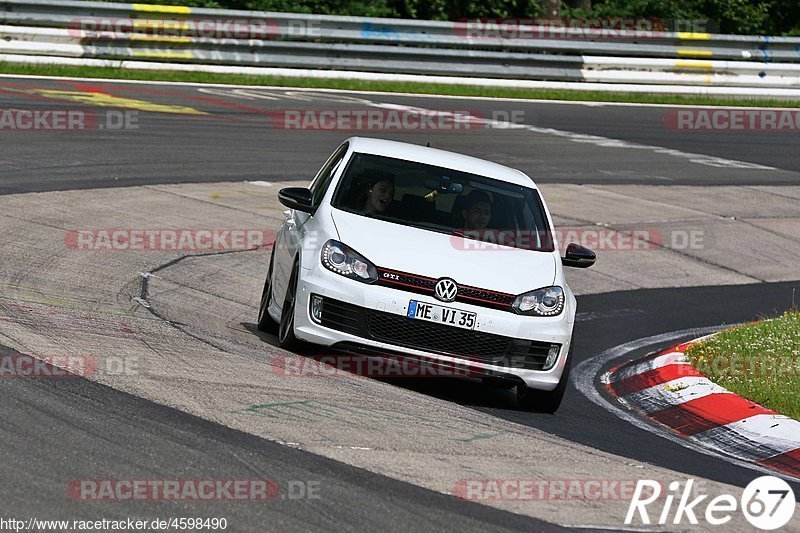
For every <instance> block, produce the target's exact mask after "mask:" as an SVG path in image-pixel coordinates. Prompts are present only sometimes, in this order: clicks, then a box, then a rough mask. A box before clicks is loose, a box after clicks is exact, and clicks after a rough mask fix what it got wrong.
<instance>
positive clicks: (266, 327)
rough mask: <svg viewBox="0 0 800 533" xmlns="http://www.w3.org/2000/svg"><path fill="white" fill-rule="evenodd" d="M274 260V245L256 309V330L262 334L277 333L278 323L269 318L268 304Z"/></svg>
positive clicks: (270, 298)
mask: <svg viewBox="0 0 800 533" xmlns="http://www.w3.org/2000/svg"><path fill="white" fill-rule="evenodd" d="M274 259H275V245H274V244H273V246H272V255H271V256H270V258H269V268H268V269H267V278H266V279H265V280H264V290H263V291H262V292H261V304H260V305H259V308H258V322H257V323H256V328H258V331H263V332H264V333H271V334H273V335H274V334H276V333H278V323H277V322H276V321H275V320H274V319H273V318H272V317H271V316H269V302H270V300H272V263H273V261H274Z"/></svg>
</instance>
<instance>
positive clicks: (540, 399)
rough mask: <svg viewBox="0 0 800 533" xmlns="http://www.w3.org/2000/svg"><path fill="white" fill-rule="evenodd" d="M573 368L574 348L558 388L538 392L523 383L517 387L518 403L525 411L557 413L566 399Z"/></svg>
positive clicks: (568, 356) (570, 352) (570, 349)
mask: <svg viewBox="0 0 800 533" xmlns="http://www.w3.org/2000/svg"><path fill="white" fill-rule="evenodd" d="M571 367H572V346H570V348H569V353H568V354H567V361H566V363H565V365H564V372H563V373H562V374H561V379H560V380H559V381H558V385H556V388H555V389H553V390H551V391H543V390H536V389H531V388H530V387H527V386H526V385H525V384H523V383H521V384H519V385H517V401H518V402H519V406H520V407H521V408H522V409H524V410H525V411H535V412H539V413H555V412H556V411H558V408H559V406H560V405H561V400H563V399H564V393H565V392H566V390H567V385H568V384H569V371H570V368H571Z"/></svg>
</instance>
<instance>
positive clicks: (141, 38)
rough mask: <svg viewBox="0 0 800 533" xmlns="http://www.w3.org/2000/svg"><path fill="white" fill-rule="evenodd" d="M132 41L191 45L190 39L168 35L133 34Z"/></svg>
mask: <svg viewBox="0 0 800 533" xmlns="http://www.w3.org/2000/svg"><path fill="white" fill-rule="evenodd" d="M131 41H146V42H156V43H161V42H164V43H183V44H189V43H190V42H192V41H191V39H189V38H188V37H170V36H167V35H164V36H162V35H137V34H135V33H134V34H131Z"/></svg>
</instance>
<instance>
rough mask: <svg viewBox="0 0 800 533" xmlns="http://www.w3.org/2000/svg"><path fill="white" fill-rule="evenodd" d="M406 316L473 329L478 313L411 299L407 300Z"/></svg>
mask: <svg viewBox="0 0 800 533" xmlns="http://www.w3.org/2000/svg"><path fill="white" fill-rule="evenodd" d="M408 318H413V319H416V320H425V321H426V322H435V323H437V324H445V325H447V326H455V327H457V328H463V329H474V328H475V322H476V320H477V319H478V315H477V313H473V312H471V311H462V310H460V309H453V308H452V307H444V306H442V305H436V304H429V303H425V302H419V301H417V300H411V301H410V302H408Z"/></svg>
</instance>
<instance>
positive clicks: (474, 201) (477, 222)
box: [461, 190, 492, 229]
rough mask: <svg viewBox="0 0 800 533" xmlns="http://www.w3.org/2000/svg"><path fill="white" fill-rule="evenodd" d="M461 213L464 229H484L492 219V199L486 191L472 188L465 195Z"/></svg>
mask: <svg viewBox="0 0 800 533" xmlns="http://www.w3.org/2000/svg"><path fill="white" fill-rule="evenodd" d="M461 214H462V215H463V216H464V228H465V229H486V227H487V226H488V225H489V222H490V221H491V220H492V199H491V198H489V195H488V194H487V193H485V192H483V191H477V190H474V191H472V192H471V193H469V194H468V195H467V198H466V200H465V201H464V209H463V210H462V211H461Z"/></svg>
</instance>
